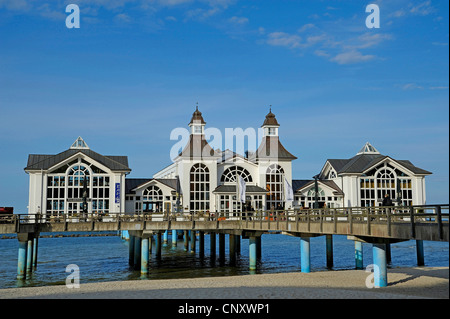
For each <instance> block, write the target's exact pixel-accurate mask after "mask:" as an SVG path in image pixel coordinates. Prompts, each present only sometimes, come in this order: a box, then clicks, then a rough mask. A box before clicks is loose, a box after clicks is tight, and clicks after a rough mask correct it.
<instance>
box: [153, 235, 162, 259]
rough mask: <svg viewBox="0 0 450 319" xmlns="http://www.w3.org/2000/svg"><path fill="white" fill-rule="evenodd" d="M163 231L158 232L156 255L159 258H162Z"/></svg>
mask: <svg viewBox="0 0 450 319" xmlns="http://www.w3.org/2000/svg"><path fill="white" fill-rule="evenodd" d="M161 237H162V236H161V233H160V232H157V233H156V253H155V256H156V258H157V259H161V249H162V242H161V241H162V240H161V239H162V238H161Z"/></svg>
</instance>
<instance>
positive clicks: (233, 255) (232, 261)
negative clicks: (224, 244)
mask: <svg viewBox="0 0 450 319" xmlns="http://www.w3.org/2000/svg"><path fill="white" fill-rule="evenodd" d="M235 237H236V236H234V235H233V234H230V235H229V238H228V239H229V244H228V249H229V254H230V264H231V265H234V264H235V263H236V241H235V240H236V238H235Z"/></svg>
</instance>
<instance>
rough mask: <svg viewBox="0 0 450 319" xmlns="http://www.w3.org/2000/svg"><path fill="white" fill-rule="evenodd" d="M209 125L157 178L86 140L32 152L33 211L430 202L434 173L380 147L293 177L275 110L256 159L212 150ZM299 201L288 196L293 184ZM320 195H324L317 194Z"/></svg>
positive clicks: (197, 121) (196, 120) (195, 125)
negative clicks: (135, 172) (134, 174)
mask: <svg viewBox="0 0 450 319" xmlns="http://www.w3.org/2000/svg"><path fill="white" fill-rule="evenodd" d="M205 125H206V123H205V121H204V120H203V117H202V113H201V112H199V111H198V109H197V110H196V111H195V112H194V114H193V116H192V119H191V122H190V124H189V127H190V132H191V133H190V137H189V141H188V143H187V145H186V146H185V148H184V149H183V150H182V151H181V152H180V154H179V155H178V156H177V157H176V158H175V160H174V162H173V163H172V164H170V165H168V166H166V167H165V168H163V169H161V170H160V171H158V172H157V173H155V174H154V175H153V178H143V179H136V178H128V177H126V176H127V175H128V174H129V173H130V172H131V169H130V168H129V167H128V158H127V157H126V156H103V155H100V154H98V153H95V152H94V151H92V150H91V149H90V148H89V147H88V146H87V144H86V143H85V142H84V141H83V139H82V138H81V137H79V138H78V139H77V140H76V141H75V142H74V143H73V145H72V146H71V147H70V148H69V149H68V150H66V151H64V152H62V153H59V154H56V155H29V158H28V165H27V167H26V168H25V171H26V172H27V173H28V174H29V176H30V187H29V206H28V211H29V213H30V214H34V213H44V214H47V215H49V216H51V215H58V214H68V215H77V214H80V213H82V212H83V204H82V203H83V193H84V192H85V189H84V187H85V184H86V186H87V192H86V197H87V206H88V207H87V211H88V212H89V213H95V214H107V213H124V212H126V213H148V212H162V211H169V212H173V211H177V210H179V211H184V212H189V211H190V212H214V211H219V212H230V213H232V212H239V211H244V210H247V209H254V210H271V209H291V208H295V209H298V208H312V207H315V204H316V201H317V204H318V206H319V207H324V206H325V205H326V207H328V208H333V207H361V206H362V207H368V206H379V205H380V204H381V201H382V198H383V197H384V196H385V194H389V195H390V197H391V199H392V200H393V202H394V203H395V204H396V205H406V206H408V205H422V204H425V203H426V192H425V176H427V175H429V174H431V173H430V172H428V171H425V170H423V169H421V168H418V167H416V166H414V165H413V164H412V163H411V162H409V161H406V160H395V159H393V158H391V157H389V156H385V155H381V154H380V153H379V152H378V151H377V150H376V149H375V148H374V147H373V146H372V145H370V144H369V143H366V145H364V147H363V148H362V149H361V150H360V151H359V152H358V153H357V154H356V155H355V156H354V157H352V158H350V159H328V160H327V161H326V162H325V164H324V166H323V167H322V170H321V171H320V173H319V174H318V175H317V176H316V178H317V182H315V181H314V180H297V179H293V176H292V161H293V160H295V159H296V157H295V156H294V155H292V154H291V153H289V152H288V151H287V150H286V149H285V148H284V147H283V145H282V144H281V142H280V138H279V135H278V134H279V126H280V125H279V124H278V122H277V120H276V119H275V115H274V114H273V113H272V112H269V114H267V115H266V118H265V121H264V123H263V125H262V128H263V132H264V136H263V138H262V141H261V144H260V145H259V147H258V149H257V151H256V152H255V153H251V154H250V155H249V156H248V157H246V156H243V155H240V154H237V153H234V152H233V151H230V150H225V151H220V150H214V149H212V148H211V147H210V145H209V144H208V142H207V141H206V139H205V134H204V132H205ZM238 176H240V177H242V178H243V179H244V181H245V184H246V198H245V202H242V203H241V202H240V201H239V199H238V198H237V196H236V194H237V190H238V188H237V177H238ZM289 185H290V186H291V187H292V189H293V193H294V197H293V199H292V200H291V199H288V198H286V194H287V191H286V187H289ZM316 193H317V196H316Z"/></svg>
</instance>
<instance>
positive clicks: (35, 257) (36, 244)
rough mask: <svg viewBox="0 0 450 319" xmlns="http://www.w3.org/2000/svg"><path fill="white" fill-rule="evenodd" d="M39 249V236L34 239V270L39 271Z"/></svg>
mask: <svg viewBox="0 0 450 319" xmlns="http://www.w3.org/2000/svg"><path fill="white" fill-rule="evenodd" d="M38 249H39V234H37V235H36V237H34V239H33V265H32V266H33V270H36V269H37V254H38Z"/></svg>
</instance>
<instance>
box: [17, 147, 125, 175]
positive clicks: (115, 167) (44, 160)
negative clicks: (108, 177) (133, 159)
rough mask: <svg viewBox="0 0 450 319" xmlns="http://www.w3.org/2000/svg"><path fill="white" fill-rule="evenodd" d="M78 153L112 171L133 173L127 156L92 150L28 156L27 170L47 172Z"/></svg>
mask: <svg viewBox="0 0 450 319" xmlns="http://www.w3.org/2000/svg"><path fill="white" fill-rule="evenodd" d="M78 153H83V154H85V155H86V156H88V157H90V158H92V159H93V160H95V161H97V162H99V163H101V164H103V165H105V166H106V167H108V168H109V169H110V170H112V171H128V172H130V171H131V169H130V168H129V167H128V157H127V156H104V155H100V154H98V153H96V152H94V151H92V150H90V149H68V150H67V151H64V152H61V153H59V154H56V155H44V154H30V155H28V162H27V167H25V170H26V171H32V170H41V169H42V170H47V169H49V168H51V167H53V166H55V165H57V164H58V163H61V162H62V161H64V160H66V159H68V158H69V157H72V156H73V155H75V154H78Z"/></svg>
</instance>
